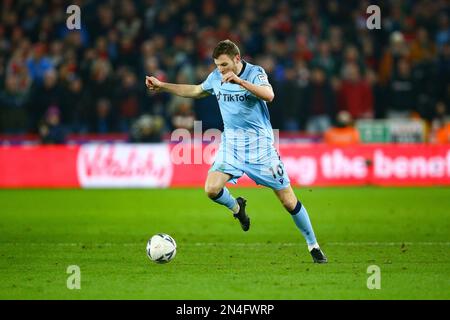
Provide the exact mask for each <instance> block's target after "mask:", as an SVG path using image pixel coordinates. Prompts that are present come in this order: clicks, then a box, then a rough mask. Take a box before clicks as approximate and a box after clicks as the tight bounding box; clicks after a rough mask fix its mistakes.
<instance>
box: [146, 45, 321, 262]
mask: <svg viewBox="0 0 450 320" xmlns="http://www.w3.org/2000/svg"><path fill="white" fill-rule="evenodd" d="M212 57H213V59H214V63H215V65H216V66H217V68H216V69H214V71H212V72H211V73H210V74H209V76H208V78H207V79H206V80H205V81H204V82H203V83H201V84H198V85H189V84H174V83H167V82H162V81H160V80H158V79H157V78H155V77H153V76H147V77H146V80H145V82H146V86H147V87H148V88H149V89H150V90H152V91H165V92H169V93H172V94H176V95H179V96H182V97H188V98H202V97H205V96H208V95H211V94H213V95H215V96H216V98H217V101H218V103H219V108H220V112H221V114H222V118H223V122H224V132H223V133H222V140H221V143H220V146H219V150H218V152H217V155H216V158H215V162H214V164H213V165H212V167H211V168H210V170H209V172H208V176H207V178H206V183H205V192H206V194H207V195H208V197H209V198H210V199H211V200H213V201H215V202H217V203H219V204H221V205H224V206H226V207H227V208H228V209H230V210H231V211H232V212H233V216H234V217H235V218H236V219H238V220H239V222H240V224H241V227H242V229H243V230H244V231H247V230H248V229H249V228H250V218H249V217H248V215H247V213H246V210H245V207H246V200H245V199H244V198H242V197H238V198H236V199H235V198H234V197H233V196H232V195H231V194H230V192H229V190H228V189H227V188H226V187H225V184H226V183H227V182H232V183H236V181H237V179H239V178H240V177H241V176H242V175H243V174H244V173H245V174H247V176H249V177H250V178H251V179H252V180H253V181H255V182H256V183H257V184H260V185H263V186H266V187H269V188H271V189H273V190H274V192H275V194H276V195H277V197H278V199H279V200H280V201H281V203H282V204H283V206H284V207H285V208H286V210H287V211H288V212H289V213H290V214H291V216H292V218H293V220H294V222H295V224H296V226H297V227H298V229H299V230H300V232H301V233H302V235H303V237H304V238H305V239H306V243H307V245H308V250H309V252H310V254H311V256H312V258H313V261H314V262H316V263H326V262H327V258H326V256H325V255H324V253H323V252H322V250H321V249H320V247H319V244H318V243H317V240H316V237H315V235H314V231H313V228H312V226H311V222H310V219H309V216H308V212H307V211H306V208H305V206H304V205H303V204H302V203H301V202H300V201H299V200H298V199H297V197H296V195H295V194H294V191H293V190H292V187H291V185H290V181H289V178H288V175H287V173H286V170H285V168H284V165H283V162H282V161H281V159H280V156H279V155H278V152H277V151H276V149H275V147H274V146H273V143H274V136H273V131H272V125H271V124H270V120H269V112H268V109H267V102H271V101H272V100H273V99H274V92H273V90H272V86H271V85H270V83H269V82H268V78H267V74H266V72H265V71H264V69H263V68H261V67H260V66H257V65H252V64H250V63H249V62H247V61H244V60H242V59H241V55H240V51H239V48H238V47H237V46H236V44H234V43H233V42H232V41H230V40H224V41H220V42H219V43H218V44H217V46H216V47H215V49H214V51H213V55H212Z"/></svg>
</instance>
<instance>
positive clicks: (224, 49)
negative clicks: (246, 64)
mask: <svg viewBox="0 0 450 320" xmlns="http://www.w3.org/2000/svg"><path fill="white" fill-rule="evenodd" d="M222 54H226V55H227V56H229V57H230V58H234V57H235V56H236V55H241V52H240V51H239V48H238V46H237V45H236V44H235V43H234V42H233V41H231V40H228V39H227V40H222V41H220V42H219V43H218V44H217V46H216V47H215V48H214V51H213V54H212V57H213V59H217V58H219V56H220V55H222Z"/></svg>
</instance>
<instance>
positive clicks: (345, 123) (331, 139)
mask: <svg viewBox="0 0 450 320" xmlns="http://www.w3.org/2000/svg"><path fill="white" fill-rule="evenodd" d="M324 141H325V143H328V144H333V145H339V146H346V145H352V144H356V143H359V142H360V138H359V132H358V130H357V129H356V128H355V127H353V119H352V116H351V114H350V113H349V112H347V111H340V112H339V113H338V114H337V117H336V126H334V127H331V128H330V129H328V130H327V131H326V132H325V135H324Z"/></svg>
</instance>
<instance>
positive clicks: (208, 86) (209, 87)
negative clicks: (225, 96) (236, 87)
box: [201, 72, 214, 94]
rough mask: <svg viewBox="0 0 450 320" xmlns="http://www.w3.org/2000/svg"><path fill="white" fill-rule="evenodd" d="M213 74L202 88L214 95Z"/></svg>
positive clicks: (204, 82)
mask: <svg viewBox="0 0 450 320" xmlns="http://www.w3.org/2000/svg"><path fill="white" fill-rule="evenodd" d="M212 78H213V72H211V73H210V74H209V75H208V78H206V80H205V81H203V82H202V84H201V86H202V89H203V91H206V92H208V93H209V94H214V89H213V84H212Z"/></svg>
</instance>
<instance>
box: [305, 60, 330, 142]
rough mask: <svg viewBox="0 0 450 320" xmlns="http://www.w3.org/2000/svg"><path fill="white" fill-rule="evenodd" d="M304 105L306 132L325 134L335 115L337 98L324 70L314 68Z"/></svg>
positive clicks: (306, 90)
mask: <svg viewBox="0 0 450 320" xmlns="http://www.w3.org/2000/svg"><path fill="white" fill-rule="evenodd" d="M303 104H304V108H305V113H304V116H305V117H306V118H307V119H308V121H307V124H306V131H307V132H308V133H312V134H318V133H320V134H321V133H324V132H325V131H326V130H327V129H328V128H329V127H330V125H331V121H332V119H333V118H334V114H335V96H334V92H333V89H332V87H331V84H330V82H329V81H328V79H327V75H326V73H325V70H324V69H322V68H320V67H315V68H313V70H312V72H311V81H310V83H309V84H308V86H307V87H306V89H305V97H304V102H303Z"/></svg>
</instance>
